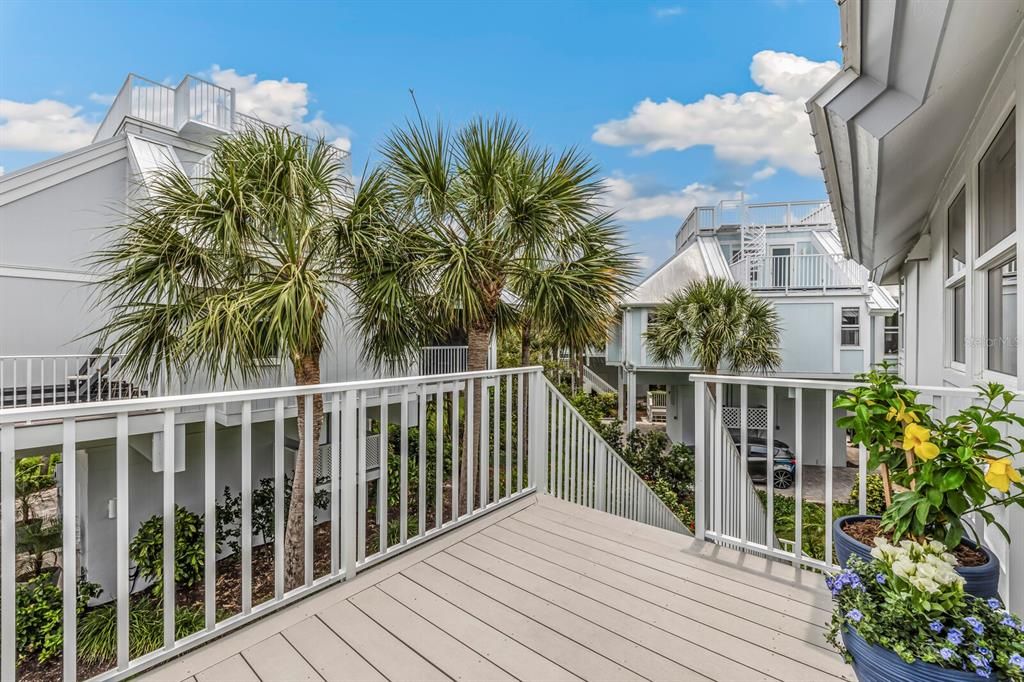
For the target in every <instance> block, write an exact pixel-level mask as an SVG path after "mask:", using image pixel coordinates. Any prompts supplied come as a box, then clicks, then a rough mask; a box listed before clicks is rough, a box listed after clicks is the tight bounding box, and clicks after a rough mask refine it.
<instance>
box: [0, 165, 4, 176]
mask: <svg viewBox="0 0 1024 682" xmlns="http://www.w3.org/2000/svg"><path fill="white" fill-rule="evenodd" d="M3 174H4V167H3V166H0V175H3Z"/></svg>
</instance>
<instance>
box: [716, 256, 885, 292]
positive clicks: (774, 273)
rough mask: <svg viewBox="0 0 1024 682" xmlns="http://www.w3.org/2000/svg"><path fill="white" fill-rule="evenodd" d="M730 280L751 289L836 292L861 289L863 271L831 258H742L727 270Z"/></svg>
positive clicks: (865, 281) (863, 282) (863, 277)
mask: <svg viewBox="0 0 1024 682" xmlns="http://www.w3.org/2000/svg"><path fill="white" fill-rule="evenodd" d="M729 269H730V270H731V271H732V276H733V279H735V280H736V281H737V282H741V283H743V284H745V285H746V286H749V287H750V288H751V289H775V290H780V291H790V290H791V289H822V290H826V289H838V288H849V287H863V286H866V285H867V283H868V272H867V270H866V269H865V268H864V267H863V266H861V265H858V264H856V263H854V262H853V261H849V260H846V259H844V258H842V257H841V256H833V255H831V254H821V253H812V254H799V255H795V256H763V257H746V258H741V259H739V260H737V261H736V262H735V263H732V264H731V265H730V266H729Z"/></svg>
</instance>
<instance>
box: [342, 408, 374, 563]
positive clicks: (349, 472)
mask: <svg viewBox="0 0 1024 682" xmlns="http://www.w3.org/2000/svg"><path fill="white" fill-rule="evenodd" d="M356 399H357V395H356V391H353V390H348V391H345V396H344V402H343V406H344V410H345V414H344V420H343V421H342V424H341V431H340V432H339V433H338V435H337V436H335V438H338V439H339V440H340V439H341V438H344V447H341V452H340V459H341V461H340V469H341V488H342V493H341V504H342V512H341V528H342V537H343V540H342V551H343V552H344V555H345V580H352V578H354V577H355V575H356V561H357V551H356V547H357V546H358V537H359V533H358V522H357V519H358V518H359V513H358V507H359V497H360V496H359V492H358V491H359V489H360V488H361V487H362V482H361V481H360V479H359V477H358V474H357V469H358V466H359V463H358V462H357V461H356V460H357V458H358V451H359V445H358V440H359V436H358V433H357V429H356V420H357V419H358V418H359V412H358V408H357V404H356ZM364 452H365V451H364ZM364 468H365V464H364ZM365 508H366V506H365V504H364V505H363V509H364V510H365ZM364 527H365V523H364Z"/></svg>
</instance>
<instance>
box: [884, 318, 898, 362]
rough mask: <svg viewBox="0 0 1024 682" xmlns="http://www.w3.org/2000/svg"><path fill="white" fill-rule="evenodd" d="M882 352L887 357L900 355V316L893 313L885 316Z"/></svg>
mask: <svg viewBox="0 0 1024 682" xmlns="http://www.w3.org/2000/svg"><path fill="white" fill-rule="evenodd" d="M882 352H883V353H884V354H885V355H899V352H900V315H899V313H893V314H892V315H886V316H885V326H884V327H883V328H882Z"/></svg>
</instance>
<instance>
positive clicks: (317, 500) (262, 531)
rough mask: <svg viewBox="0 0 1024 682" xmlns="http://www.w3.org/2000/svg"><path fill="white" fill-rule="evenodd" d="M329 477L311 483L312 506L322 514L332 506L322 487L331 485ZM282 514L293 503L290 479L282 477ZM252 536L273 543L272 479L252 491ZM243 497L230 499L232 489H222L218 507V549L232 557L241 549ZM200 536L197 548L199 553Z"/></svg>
mask: <svg viewBox="0 0 1024 682" xmlns="http://www.w3.org/2000/svg"><path fill="white" fill-rule="evenodd" d="M330 480H331V479H330V477H329V476H321V477H320V478H317V479H316V480H315V481H314V486H315V487H314V492H313V506H314V507H316V508H317V509H320V510H324V509H327V507H328V506H329V505H330V504H331V492H330V490H327V489H326V488H322V487H321V486H323V485H325V484H327V483H330ZM283 486H284V513H285V515H286V516H287V514H288V507H289V505H290V504H291V501H292V479H291V476H289V475H287V474H285V475H284V483H283ZM252 534H253V536H254V537H256V536H259V537H260V538H261V539H262V541H263V542H264V543H270V542H273V541H274V479H273V478H263V479H260V484H259V486H257V487H256V489H255V490H253V491H252ZM241 537H242V493H237V494H234V495H232V493H231V486H227V485H226V486H224V496H223V502H219V503H217V548H218V550H217V551H218V552H219V551H220V547H221V546H222V545H223V546H226V547H227V548H228V549H229V550H231V553H232V554H238V553H239V552H240V551H241V549H242V544H241ZM202 543H203V539H202V534H200V538H199V544H200V550H201V549H202Z"/></svg>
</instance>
